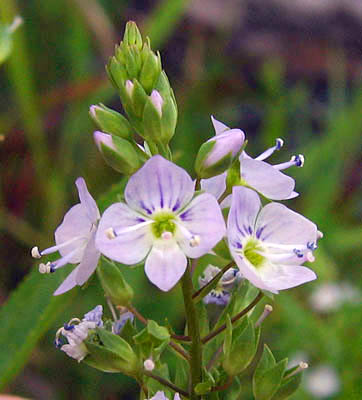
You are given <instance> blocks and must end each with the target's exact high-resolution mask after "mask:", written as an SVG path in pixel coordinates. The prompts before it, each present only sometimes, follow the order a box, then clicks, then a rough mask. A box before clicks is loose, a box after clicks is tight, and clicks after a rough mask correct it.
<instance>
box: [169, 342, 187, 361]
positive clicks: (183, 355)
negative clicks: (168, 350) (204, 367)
mask: <svg viewBox="0 0 362 400" xmlns="http://www.w3.org/2000/svg"><path fill="white" fill-rule="evenodd" d="M169 345H170V347H172V348H173V349H174V350H175V351H177V353H179V354H181V356H182V357H183V358H184V359H185V360H186V361H190V356H189V354H188V353H187V352H186V351H185V350H184V349H183V348H182V347H181V346H180V345H178V344H177V343H175V342H172V341H171V342H170V343H169Z"/></svg>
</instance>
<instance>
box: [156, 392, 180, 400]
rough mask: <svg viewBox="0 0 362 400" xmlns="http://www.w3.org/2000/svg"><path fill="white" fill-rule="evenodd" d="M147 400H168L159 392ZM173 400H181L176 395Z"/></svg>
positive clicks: (176, 394)
mask: <svg viewBox="0 0 362 400" xmlns="http://www.w3.org/2000/svg"><path fill="white" fill-rule="evenodd" d="M148 400H169V399H168V397H166V395H165V393H164V392H162V391H161V390H159V391H158V392H157V393H156V394H155V395H154V396H153V397H150V398H149V399H148ZM173 400H181V398H180V395H179V394H178V393H175V397H174V398H173Z"/></svg>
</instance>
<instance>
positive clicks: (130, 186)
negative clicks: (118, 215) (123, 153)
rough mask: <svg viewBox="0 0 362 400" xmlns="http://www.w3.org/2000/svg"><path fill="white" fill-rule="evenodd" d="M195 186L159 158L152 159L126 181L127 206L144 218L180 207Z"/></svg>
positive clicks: (187, 177) (182, 173)
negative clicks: (141, 214)
mask: <svg viewBox="0 0 362 400" xmlns="http://www.w3.org/2000/svg"><path fill="white" fill-rule="evenodd" d="M194 188H195V183H194V182H193V181H192V179H191V177H190V176H189V175H188V173H187V172H186V171H185V170H183V169H182V168H180V167H178V166H177V165H175V164H173V163H172V162H170V161H167V160H165V159H164V158H163V157H161V156H153V157H152V158H151V159H149V160H148V161H147V162H146V163H145V165H144V166H143V167H142V168H141V169H140V170H139V171H137V172H136V173H135V174H134V175H133V176H131V178H130V179H129V181H128V183H127V186H126V190H125V198H126V202H127V204H128V205H129V206H130V207H131V208H132V209H134V210H137V211H139V212H141V213H143V214H144V215H150V214H152V213H153V212H155V211H159V210H161V209H166V210H170V211H177V210H179V209H181V208H183V207H184V206H185V205H186V204H187V203H188V202H189V201H190V200H191V199H192V196H193V194H194Z"/></svg>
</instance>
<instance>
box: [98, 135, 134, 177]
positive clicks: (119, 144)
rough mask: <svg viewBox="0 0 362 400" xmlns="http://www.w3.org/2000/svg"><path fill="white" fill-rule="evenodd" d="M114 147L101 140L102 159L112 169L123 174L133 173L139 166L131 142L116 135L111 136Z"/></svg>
mask: <svg viewBox="0 0 362 400" xmlns="http://www.w3.org/2000/svg"><path fill="white" fill-rule="evenodd" d="M112 142H113V145H114V147H115V148H114V149H113V148H111V147H108V146H107V145H105V144H104V143H102V142H101V144H100V147H101V154H102V156H103V159H104V161H105V162H106V163H107V164H108V165H109V166H110V167H112V168H113V169H115V170H116V171H118V172H120V173H121V174H124V175H132V174H134V173H135V172H136V171H137V170H138V169H139V168H140V167H141V166H142V162H141V161H140V159H139V157H138V154H137V152H136V150H135V149H134V147H133V145H132V143H130V142H129V141H128V140H126V139H122V138H120V137H118V136H112Z"/></svg>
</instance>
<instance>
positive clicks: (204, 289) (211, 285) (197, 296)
mask: <svg viewBox="0 0 362 400" xmlns="http://www.w3.org/2000/svg"><path fill="white" fill-rule="evenodd" d="M234 264H235V263H234V261H232V262H230V263H229V264H228V265H226V266H225V267H224V268H223V269H222V270H221V271H220V272H218V273H217V274H216V275H215V276H214V277H213V278H212V279H211V281H210V282H208V283H207V284H206V285H205V286H203V287H202V288H200V289H199V290H198V291H197V292H195V293H194V294H193V295H192V298H193V300H194V302H195V303H197V302H199V301H200V300H201V299H202V298H203V297H205V296H206V295H207V294H208V293H209V292H210V291H211V290H212V289H214V287H215V286H216V284H217V282H219V280H220V279H221V278H222V276H223V275H224V273H225V272H226V271H228V270H229V269H230V268H231V267H232V266H233V265H234Z"/></svg>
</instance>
